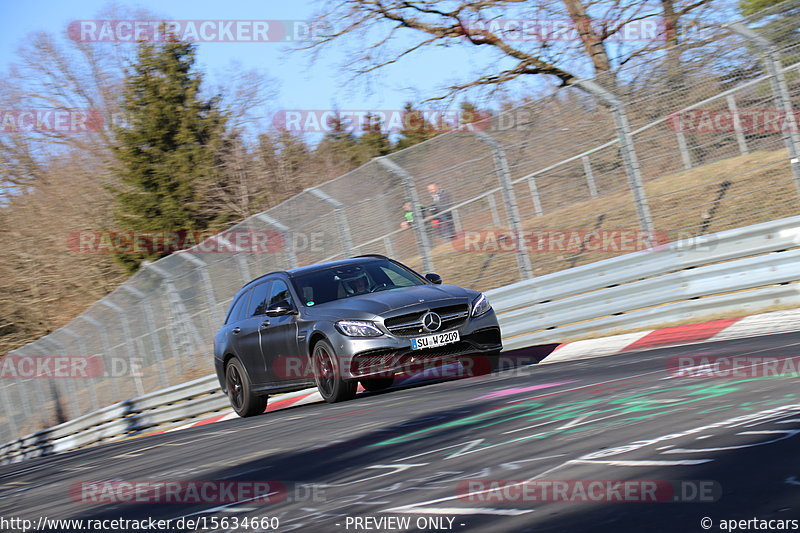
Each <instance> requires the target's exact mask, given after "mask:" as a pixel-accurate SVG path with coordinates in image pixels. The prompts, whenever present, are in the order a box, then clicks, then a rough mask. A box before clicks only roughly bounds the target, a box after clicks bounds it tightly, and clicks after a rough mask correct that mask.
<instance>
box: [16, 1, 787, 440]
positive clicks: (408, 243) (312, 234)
mask: <svg viewBox="0 0 800 533" xmlns="http://www.w3.org/2000/svg"><path fill="white" fill-rule="evenodd" d="M786 13H790V14H791V16H787V15H786ZM798 20H800V2H788V3H785V4H782V5H780V6H777V7H775V8H773V10H772V11H766V12H761V13H759V14H756V15H753V16H751V17H748V18H746V19H743V20H741V21H738V22H737V23H732V24H728V25H725V26H715V27H708V28H705V29H701V30H696V31H693V32H692V33H691V34H689V35H688V36H687V37H686V38H685V41H684V42H683V44H682V45H681V46H680V47H679V48H677V49H670V50H666V51H661V52H656V53H654V54H652V55H650V56H648V57H646V58H644V59H639V60H635V61H632V62H630V63H629V64H628V65H626V66H625V67H624V68H622V69H620V70H618V71H617V72H615V73H614V74H613V76H612V75H608V76H605V77H603V78H601V79H597V80H583V81H580V82H578V83H576V84H574V85H572V86H569V87H566V88H563V89H560V90H559V91H558V92H556V93H555V94H554V95H552V96H550V97H548V98H543V99H540V100H538V101H535V102H531V103H529V104H526V105H524V106H521V107H518V108H515V109H512V110H509V111H507V112H504V113H501V114H497V115H495V116H493V117H491V118H489V119H486V120H483V121H482V122H477V123H473V124H470V125H468V126H467V127H465V128H463V129H460V130H457V131H452V132H449V133H446V134H443V135H439V136H437V137H434V138H433V139H430V140H428V141H426V142H424V143H421V144H418V145H416V146H413V147H411V148H408V149H406V150H403V151H400V152H397V153H394V154H391V155H390V156H386V157H383V158H379V159H376V160H373V161H371V162H370V163H368V164H366V165H364V166H362V167H360V168H358V169H356V170H354V171H352V172H349V173H348V174H345V175H343V176H341V177H339V178H336V179H334V180H332V181H329V182H327V183H324V184H322V185H320V186H318V187H315V188H313V189H309V190H306V191H304V192H302V193H301V194H298V195H297V196H295V197H293V198H291V199H289V200H287V201H286V202H283V203H282V204H280V205H278V206H276V207H274V208H272V209H270V210H268V211H265V212H263V213H259V214H257V215H254V216H252V217H250V218H248V219H247V220H245V221H243V222H241V223H240V224H238V225H236V226H235V227H234V228H232V229H231V230H229V231H228V232H226V233H225V234H223V235H222V237H220V238H217V239H216V240H215V243H216V244H215V245H214V246H212V251H210V252H207V253H204V250H203V246H202V245H200V246H198V247H195V248H192V249H190V250H188V251H186V252H181V253H175V254H172V255H171V256H169V257H166V258H164V259H161V260H159V261H157V262H155V263H152V264H148V265H146V266H144V267H143V268H142V269H141V270H140V271H139V272H138V273H137V274H135V275H134V276H133V277H132V278H130V279H129V280H128V281H127V282H126V283H124V284H123V285H122V286H121V287H119V288H118V289H117V290H115V291H114V292H113V293H111V294H110V295H108V296H107V297H106V298H103V299H102V300H100V301H98V302H96V303H95V304H94V305H93V306H91V307H90V308H89V309H88V310H87V311H85V312H84V313H83V314H82V315H81V316H79V317H78V318H76V319H75V320H73V321H72V322H70V323H69V324H68V325H67V326H66V327H63V328H60V329H59V330H57V331H55V332H53V333H51V334H49V335H47V336H46V337H43V338H41V339H39V340H37V341H36V342H33V343H31V344H28V345H26V346H24V347H22V348H20V349H17V350H14V351H12V352H10V353H9V354H8V356H7V357H6V358H4V360H6V363H5V364H4V365H3V366H2V367H0V369H1V370H2V377H3V378H4V379H2V380H0V401H2V403H3V406H4V409H3V410H2V413H0V441H8V440H11V439H12V438H15V437H17V436H19V435H22V434H25V433H29V432H31V431H35V430H37V429H40V428H43V427H48V426H51V425H53V424H55V423H57V422H59V421H63V420H68V419H71V418H75V417H77V416H79V415H82V414H85V413H88V412H90V411H92V410H95V409H97V408H99V407H102V406H105V405H108V404H111V403H113V402H116V401H121V400H124V399H127V398H131V397H135V396H138V395H141V394H143V393H145V392H151V391H154V390H158V389H159V388H164V387H167V386H170V385H174V384H177V383H181V382H185V381H188V380H190V379H193V378H196V377H200V376H204V375H208V374H210V373H211V372H212V358H211V354H212V351H213V346H212V343H213V335H214V333H215V332H216V330H217V329H218V328H219V326H220V325H221V323H222V322H223V320H224V318H225V313H226V311H227V308H228V305H229V303H230V300H231V298H232V297H233V295H234V294H235V293H236V292H237V291H238V289H239V288H241V286H242V285H243V284H244V283H246V282H247V281H249V280H251V279H253V278H255V277H257V276H259V275H262V274H265V273H267V272H270V271H273V270H281V269H286V268H292V267H295V266H299V265H305V264H310V263H315V262H320V261H325V260H332V259H338V258H344V257H350V256H353V255H359V254H368V253H378V254H385V255H388V256H391V257H394V258H397V259H399V260H401V261H403V262H405V263H406V264H408V265H409V266H411V267H412V268H415V269H417V270H420V271H426V272H427V271H436V272H437V273H439V274H440V275H442V277H443V278H444V279H445V282H447V283H453V284H459V285H464V286H468V287H472V288H475V289H479V290H487V289H491V288H495V287H499V286H502V285H506V284H509V283H513V282H515V281H519V280H522V279H528V278H531V277H534V276H539V275H542V274H547V273H551V272H556V271H560V270H564V269H568V268H572V267H575V266H579V265H583V264H587V263H591V262H594V261H599V260H602V259H606V258H609V257H614V256H617V255H620V254H624V253H629V252H630V251H634V250H639V249H645V248H651V247H654V246H655V248H653V249H654V250H655V251H654V252H653V253H657V250H658V247H657V245H658V244H659V243H663V242H667V241H676V240H680V239H687V238H691V237H697V236H701V235H704V234H709V233H714V232H718V231H721V230H725V229H730V228H734V227H739V226H744V225H750V224H754V223H758V222H763V221H766V220H772V219H777V218H782V217H786V216H791V215H797V214H800V209H799V208H798V207H799V205H800V204H799V203H798V200H799V195H800V160H799V159H798V154H800V133H798V127H797V126H798V124H797V117H796V114H795V113H796V112H795V111H794V110H795V109H800V53H799V52H798V47H799V46H800V39H798V32H800V29H799V28H798ZM431 191H433V193H432V192H431ZM434 207H435V208H436V209H435V211H434V209H433V208H434ZM239 235H248V236H250V237H251V239H252V236H254V235H255V236H261V237H263V239H264V240H267V241H269V243H272V244H274V245H273V246H271V247H270V246H267V250H266V251H264V250H261V251H260V253H256V252H255V251H254V250H253V248H252V246H250V245H252V242H250V243H249V245H248V244H247V243H245V244H242V243H241V242H240V240H239V239H238V237H237V236H239ZM221 250H222V251H221ZM12 357H13V358H16V362H14V364H11V363H9V362H8V361H11V358H12ZM70 357H72V358H74V360H72V359H69V358H70ZM87 358H91V363H90V364H89V365H88V366H87V365H86V359H87ZM65 361H66V362H65ZM50 363H52V364H50ZM58 365H62V366H63V365H66V366H68V367H70V369H68V371H65V375H67V377H64V378H61V377H59V376H58V375H57V374H58V372H59V371H58V368H59V367H58ZM70 365H72V366H70ZM75 365H79V367H78V372H79V373H80V372H81V371H82V372H83V374H85V376H84V377H80V378H79V377H76V375H75V374H76V373H75V368H74V367H75ZM80 365H83V366H80ZM62 370H63V369H62ZM69 370H72V372H70V371H69ZM48 372H49V374H48ZM42 373H43V375H39V374H42ZM43 378H44V379H43Z"/></svg>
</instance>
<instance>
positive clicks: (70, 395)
mask: <svg viewBox="0 0 800 533" xmlns="http://www.w3.org/2000/svg"><path fill="white" fill-rule="evenodd" d="M51 336H52V334H50V335H46V336H44V337H41V338H40V339H39V341H46V342H48V343H49V344H50V346H53V347H55V349H56V353H59V352H60V353H61V354H62V356H66V355H67V353H66V351H65V350H64V343H62V342H59V341H57V340H55V339H53V338H51ZM35 345H36V343H34V344H33V345H32V346H35ZM37 349H38V350H39V353H40V354H42V356H44V357H53V355H52V354H51V353H49V352H48V351H47V350H46V349H43V348H39V347H37ZM55 378H56V377H55V376H52V378H51V379H54V380H55ZM72 379H73V378H71V377H67V378H64V380H65V381H66V383H65V385H66V387H65V388H66V389H67V394H66V396H67V404H68V405H69V411H68V412H67V419H68V420H69V419H71V418H77V417H78V416H80V415H81V414H82V413H81V406H80V404H78V394H77V391H76V389H75V383H74V382H73V381H72ZM54 383H55V381H54ZM70 412H71V413H72V414H71V415H70Z"/></svg>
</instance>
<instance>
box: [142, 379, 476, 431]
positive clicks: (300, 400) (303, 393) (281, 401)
mask: <svg viewBox="0 0 800 533" xmlns="http://www.w3.org/2000/svg"><path fill="white" fill-rule="evenodd" d="M463 376H464V374H463V372H459V371H458V370H457V369H455V366H454V365H447V366H445V367H441V368H428V369H426V370H424V371H422V372H418V373H414V374H400V375H398V376H395V386H404V385H411V384H413V383H419V382H423V381H427V380H431V379H437V380H441V379H443V378H444V379H447V378H448V377H452V378H455V377H463ZM358 392H364V387H362V386H361V384H360V383H359V385H358ZM323 401H324V400H323V399H322V395H321V394H320V393H319V391H318V390H317V389H316V387H312V388H309V389H303V390H300V391H296V392H290V393H287V394H281V395H279V396H274V397H270V399H269V402H268V403H267V409H266V410H265V411H264V412H265V413H270V412H273V411H281V410H283V409H288V408H290V407H297V406H300V405H306V404H310V403H320V402H323ZM234 418H239V415H237V414H236V413H233V412H231V413H225V414H220V415H215V416H211V417H208V418H204V419H203V420H199V421H195V422H191V423H188V424H183V425H180V426H178V427H174V428H171V429H167V430H164V431H156V432H152V433H147V434H146V435H147V436H149V435H160V434H161V433H170V432H172V431H180V430H182V429H189V428H195V427H199V426H205V425H207V424H213V423H215V422H223V421H225V420H233V419H234ZM143 436H145V435H143Z"/></svg>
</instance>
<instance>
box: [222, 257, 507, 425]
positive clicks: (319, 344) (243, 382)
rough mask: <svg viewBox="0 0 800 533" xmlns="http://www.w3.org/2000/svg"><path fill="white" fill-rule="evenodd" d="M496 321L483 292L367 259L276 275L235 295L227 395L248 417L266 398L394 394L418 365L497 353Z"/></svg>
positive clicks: (225, 353)
mask: <svg viewBox="0 0 800 533" xmlns="http://www.w3.org/2000/svg"><path fill="white" fill-rule="evenodd" d="M500 338H501V337H500V327H499V326H498V323H497V317H496V316H495V313H494V310H493V309H492V307H491V305H490V304H489V301H488V300H487V299H486V296H484V295H483V294H481V293H480V292H477V291H473V290H469V289H464V288H461V287H456V286H454V285H442V279H441V278H440V277H439V276H438V275H436V274H427V275H426V276H424V277H423V276H421V275H420V274H418V273H416V272H414V271H413V270H411V269H410V268H408V267H406V266H404V265H402V264H400V263H399V262H397V261H394V260H392V259H389V258H387V257H384V256H379V255H367V256H360V257H355V258H352V259H345V260H342V261H333V262H329V263H321V264H317V265H312V266H306V267H301V268H295V269H292V270H286V271H279V272H271V273H269V274H266V275H264V276H261V277H260V278H257V279H255V280H253V281H251V282H250V283H248V284H247V285H245V286H244V287H242V289H241V290H240V291H239V292H238V293H237V294H236V296H235V297H234V299H233V303H232V304H231V307H230V309H229V310H228V315H227V318H226V319H225V324H224V325H223V326H222V329H220V330H219V332H218V333H217V335H216V337H215V338H214V366H215V369H216V372H217V377H218V378H219V382H220V385H221V386H222V390H223V391H224V392H225V393H226V394H227V395H228V397H229V398H230V401H231V405H232V406H233V409H234V410H235V411H236V413H238V414H239V415H240V416H252V415H257V414H260V413H263V412H264V410H265V408H266V405H267V396H268V395H269V394H275V393H280V392H289V391H294V390H300V389H303V388H306V387H309V386H314V385H316V387H317V388H318V389H319V392H320V394H321V395H322V397H323V398H324V399H325V401H327V402H329V403H333V402H339V401H343V400H348V399H351V398H353V396H355V394H356V389H357V386H358V383H359V382H360V383H361V385H362V386H363V387H364V389H366V390H368V391H377V390H381V389H385V388H387V387H390V386H391V385H392V383H393V381H394V376H395V374H396V373H397V372H402V371H404V370H407V369H408V368H409V364H413V363H419V362H424V363H425V364H428V363H433V364H439V363H442V364H443V363H445V362H448V361H457V360H459V359H460V358H463V357H464V356H472V355H474V354H483V355H489V356H496V355H497V354H498V353H499V352H500V350H501V349H502V344H501V340H500Z"/></svg>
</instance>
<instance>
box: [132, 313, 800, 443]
mask: <svg viewBox="0 0 800 533" xmlns="http://www.w3.org/2000/svg"><path fill="white" fill-rule="evenodd" d="M793 331H800V309H791V310H789V311H775V312H772V313H763V314H760V315H752V316H746V317H739V318H726V319H722V320H712V321H710V322H700V323H696V324H686V325H683V326H673V327H669V328H661V329H651V330H646V331H637V332H635V333H625V334H623V335H612V336H610V337H603V338H599V339H587V340H583V341H576V342H569V343H564V344H560V345H558V347H556V349H555V350H553V351H552V352H551V353H550V354H549V355H548V356H547V357H545V358H544V359H543V360H542V361H541V362H540V363H539V364H544V363H557V362H561V361H572V360H575V359H590V358H593V357H603V356H608V355H616V354H620V353H624V352H632V351H635V350H645V349H649V348H661V347H666V346H680V345H684V344H696V343H701V342H715V341H721V340H730V339H741V338H746V337H757V336H759V335H771V334H775V333H789V332H793ZM458 374H459V373H458V372H450V371H447V370H446V369H445V372H442V369H437V368H431V369H427V370H425V371H424V372H421V373H418V374H404V375H400V376H397V377H396V378H395V386H403V385H410V384H412V383H419V382H423V381H427V380H429V379H439V380H440V379H442V377H445V378H446V377H460V376H459V375H458ZM461 376H463V374H462V375H461ZM363 391H364V388H363V387H361V385H359V386H358V392H363ZM322 401H323V399H322V396H321V395H320V394H319V392H318V391H317V389H316V388H309V389H304V390H301V391H297V392H291V393H288V394H281V395H280V396H275V397H272V398H270V401H269V403H268V404H267V409H266V411H265V412H266V413H270V412H273V411H281V410H283V409H288V408H290V407H298V406H300V405H306V404H311V403H320V402H322ZM234 418H238V415H237V414H236V413H232V412H231V413H225V414H219V415H215V416H211V417H208V418H204V419H203V420H199V421H195V422H191V423H189V424H183V425H181V426H178V427H175V428H171V429H168V430H166V431H159V432H153V433H147V435H157V434H159V433H169V432H172V431H180V430H182V429H189V428H194V427H199V426H205V425H207V424H213V423H215V422H222V421H224V420H232V419H234Z"/></svg>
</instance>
